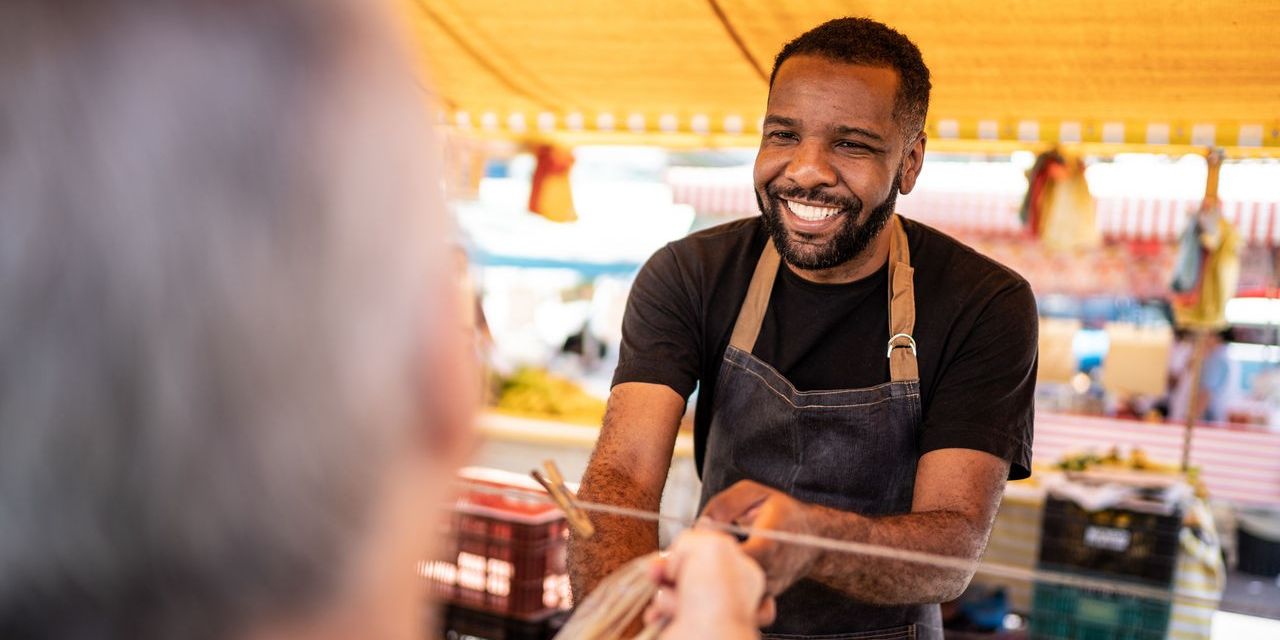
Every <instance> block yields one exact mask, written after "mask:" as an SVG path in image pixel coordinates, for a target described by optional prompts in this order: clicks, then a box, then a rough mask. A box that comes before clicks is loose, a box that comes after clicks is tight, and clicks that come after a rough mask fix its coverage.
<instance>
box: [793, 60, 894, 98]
mask: <svg viewBox="0 0 1280 640" xmlns="http://www.w3.org/2000/svg"><path fill="white" fill-rule="evenodd" d="M900 80H901V77H900V75H899V73H898V71H897V69H894V68H893V67H891V66H889V65H886V64H867V63H860V62H844V61H841V60H834V59H831V58H828V57H825V56H817V55H808V54H799V55H794V56H792V57H790V58H787V59H786V60H784V61H783V62H782V66H780V67H778V73H777V74H776V75H775V76H774V78H773V83H772V84H771V85H770V87H769V90H770V91H769V92H770V95H772V94H773V93H774V91H776V90H777V89H778V88H779V85H811V84H823V83H832V84H846V83H851V84H852V85H854V86H850V87H849V88H850V89H851V90H868V89H870V90H874V91H876V92H877V93H885V94H886V95H888V96H889V97H890V98H892V97H893V96H894V95H895V94H896V93H897V91H898V84H899V82H900Z"/></svg>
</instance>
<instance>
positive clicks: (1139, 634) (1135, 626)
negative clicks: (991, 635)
mask: <svg viewBox="0 0 1280 640" xmlns="http://www.w3.org/2000/svg"><path fill="white" fill-rule="evenodd" d="M1171 609H1172V606H1171V604H1170V599H1151V598H1140V597H1137V596H1132V595H1128V594H1119V593H1106V592H1100V591H1093V590H1090V589H1081V588H1079V587H1069V586H1064V585H1056V584H1046V583H1039V582H1038V583H1036V585H1035V599H1034V601H1033V604H1032V610H1031V638H1032V639H1033V640H1164V638H1165V635H1166V634H1167V633H1168V631H1169V615H1170V611H1171Z"/></svg>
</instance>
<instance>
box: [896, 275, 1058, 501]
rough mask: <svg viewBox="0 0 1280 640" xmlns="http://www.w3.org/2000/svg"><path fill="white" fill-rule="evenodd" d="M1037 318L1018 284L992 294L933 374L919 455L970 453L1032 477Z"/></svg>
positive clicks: (1015, 476)
mask: <svg viewBox="0 0 1280 640" xmlns="http://www.w3.org/2000/svg"><path fill="white" fill-rule="evenodd" d="M1038 335H1039V316H1038V314H1037V312H1036V301H1035V296H1034V295H1033V294H1032V292H1031V288H1030V286H1029V285H1027V284H1026V282H1025V281H1020V282H1019V283H1018V284H1017V285H1011V286H1009V287H1008V288H1005V289H1002V290H1001V291H999V292H997V293H996V294H995V295H994V296H992V297H991V298H990V300H989V302H987V304H985V305H984V307H983V308H982V310H981V311H979V312H978V316H977V318H976V320H975V321H974V324H973V325H972V327H971V328H970V330H969V332H968V334H967V335H966V336H964V338H963V341H962V343H961V344H960V346H959V347H958V349H957V350H956V352H955V355H954V356H953V357H952V359H951V361H950V362H943V363H941V367H940V376H939V379H938V382H937V385H936V387H935V389H934V392H933V397H932V399H931V400H930V402H929V407H928V409H927V413H926V415H925V421H924V429H923V432H922V434H921V442H920V452H921V454H922V455H923V454H924V453H927V452H929V451H935V450H938V449H950V448H960V449H976V450H978V451H985V452H987V453H990V454H992V455H995V456H998V457H1000V458H1002V459H1004V460H1006V461H1008V462H1009V479H1011V480H1020V479H1022V478H1026V477H1028V476H1030V475H1031V440H1032V434H1033V425H1034V419H1035V387H1036V366H1037V350H1038V347H1037V343H1038Z"/></svg>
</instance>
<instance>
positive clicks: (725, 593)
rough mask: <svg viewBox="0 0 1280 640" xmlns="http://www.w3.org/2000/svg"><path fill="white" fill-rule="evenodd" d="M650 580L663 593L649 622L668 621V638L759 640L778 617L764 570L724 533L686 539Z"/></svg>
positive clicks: (647, 613) (674, 547)
mask: <svg viewBox="0 0 1280 640" xmlns="http://www.w3.org/2000/svg"><path fill="white" fill-rule="evenodd" d="M650 577H651V578H652V579H653V580H654V581H655V582H657V583H658V585H659V586H660V588H659V590H658V593H657V595H656V596H654V599H653V604H652V605H650V607H649V608H648V610H646V611H645V622H646V623H648V624H653V623H655V622H658V621H667V626H666V629H665V630H664V631H663V634H662V636H661V637H662V638H755V637H757V635H758V634H757V631H756V630H757V629H758V628H759V627H761V626H764V625H767V624H770V623H772V622H773V619H774V616H775V615H776V612H777V609H776V607H775V605H774V601H773V598H772V597H770V596H767V595H765V592H764V588H765V577H764V572H763V571H761V569H760V565H758V564H756V563H755V562H754V561H753V560H752V559H751V558H749V557H748V556H747V555H746V554H744V553H743V552H742V549H741V547H739V546H738V543H737V541H736V540H734V539H733V538H732V537H731V536H728V535H726V534H724V533H719V532H715V531H707V530H691V531H686V532H684V533H682V534H680V537H679V538H676V541H675V543H674V544H672V545H671V547H670V548H669V549H668V550H667V553H666V554H665V555H664V557H662V558H660V559H659V560H658V561H657V562H656V563H654V565H653V568H652V569H651V571H650Z"/></svg>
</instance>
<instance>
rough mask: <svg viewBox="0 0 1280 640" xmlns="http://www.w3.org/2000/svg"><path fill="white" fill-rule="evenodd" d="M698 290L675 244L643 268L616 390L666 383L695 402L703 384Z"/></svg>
mask: <svg viewBox="0 0 1280 640" xmlns="http://www.w3.org/2000/svg"><path fill="white" fill-rule="evenodd" d="M695 287H696V284H695V283H694V282H693V281H692V280H691V279H690V278H688V277H687V274H685V273H684V272H683V270H682V269H681V268H680V262H679V260H678V258H677V256H676V253H675V251H673V250H672V248H671V246H670V245H668V246H666V247H663V248H662V249H660V250H658V252H657V253H655V254H653V257H651V258H649V260H648V262H646V263H645V265H644V266H643V267H641V269H640V273H639V274H637V275H636V279H635V282H634V283H633V284H632V286H631V293H630V294H629V296H628V297H627V309H626V313H625V314H624V315H623V318H622V346H621V348H620V349H619V353H618V368H617V369H616V370H614V373H613V384H614V386H616V385H619V384H622V383H624V382H649V383H654V384H665V385H667V386H668V387H671V388H672V389H673V390H675V391H676V393H679V394H680V395H681V396H682V397H684V398H685V399H686V400H687V399H688V398H689V395H690V394H691V393H693V389H694V387H695V386H696V385H697V381H698V363H699V355H698V354H699V353H700V348H699V347H700V344H701V331H700V329H699V327H700V323H699V320H698V311H697V309H698V305H697V300H698V298H697V296H696V295H695V291H694V288H695Z"/></svg>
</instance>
